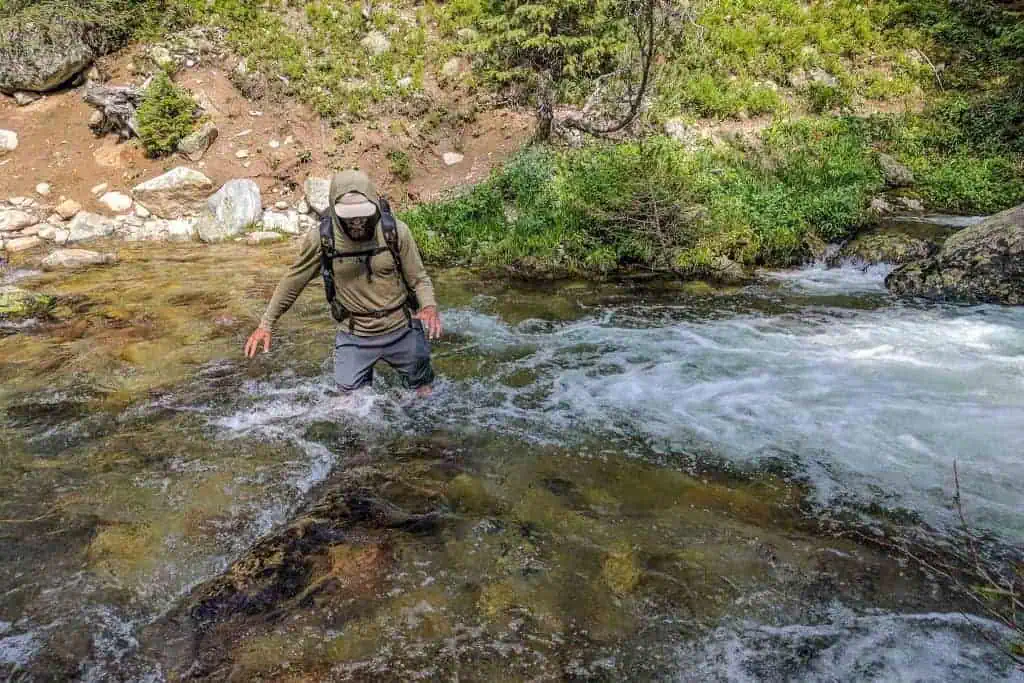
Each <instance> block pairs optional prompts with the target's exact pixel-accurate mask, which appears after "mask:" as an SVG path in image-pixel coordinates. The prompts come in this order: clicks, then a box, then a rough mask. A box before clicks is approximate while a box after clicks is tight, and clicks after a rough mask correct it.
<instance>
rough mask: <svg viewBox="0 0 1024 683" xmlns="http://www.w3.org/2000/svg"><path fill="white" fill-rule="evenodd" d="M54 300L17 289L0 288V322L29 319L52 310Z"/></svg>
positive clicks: (50, 297)
mask: <svg viewBox="0 0 1024 683" xmlns="http://www.w3.org/2000/svg"><path fill="white" fill-rule="evenodd" d="M55 303H56V299H54V298H53V297H52V296H46V295H44V294H36V293H35V292H30V291H28V290H25V289H21V288H19V287H9V286H0V320H4V319H6V320H12V319H17V318H31V317H32V316H35V315H40V314H42V313H45V312H46V311H48V310H50V309H51V308H53V306H54V304H55Z"/></svg>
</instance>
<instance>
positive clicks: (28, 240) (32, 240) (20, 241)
mask: <svg viewBox="0 0 1024 683" xmlns="http://www.w3.org/2000/svg"><path fill="white" fill-rule="evenodd" d="M42 243H43V241H42V240H41V239H39V238H38V237H36V236H35V235H32V236H31V237H15V238H14V239H13V240H7V241H6V242H4V249H5V250H6V251H7V253H9V254H13V253H14V252H16V251H28V250H29V249H35V248H36V247H38V246H39V245H40V244H42Z"/></svg>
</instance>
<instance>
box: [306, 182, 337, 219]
mask: <svg viewBox="0 0 1024 683" xmlns="http://www.w3.org/2000/svg"><path fill="white" fill-rule="evenodd" d="M303 189H305V191H306V203H307V204H309V207H310V208H311V209H313V211H315V212H316V213H317V215H320V216H323V215H324V214H325V213H327V205H328V204H329V203H330V201H331V200H330V195H331V181H330V180H328V179H327V178H314V177H309V178H307V179H306V182H305V184H304V185H303Z"/></svg>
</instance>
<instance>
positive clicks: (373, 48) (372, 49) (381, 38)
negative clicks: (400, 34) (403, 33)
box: [359, 31, 391, 57]
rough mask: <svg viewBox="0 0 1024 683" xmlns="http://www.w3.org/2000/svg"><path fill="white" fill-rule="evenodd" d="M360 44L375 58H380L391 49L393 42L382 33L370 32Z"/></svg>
mask: <svg viewBox="0 0 1024 683" xmlns="http://www.w3.org/2000/svg"><path fill="white" fill-rule="evenodd" d="M359 44H360V45H362V46H363V49H364V50H366V51H367V52H369V53H370V54H371V55H373V56H374V57H377V56H380V55H382V54H384V53H385V52H387V51H388V50H390V49H391V41H390V40H388V37H387V36H386V35H384V34H383V33H381V32H380V31H370V32H369V33H367V34H366V37H364V38H363V39H362V40H361V41H359Z"/></svg>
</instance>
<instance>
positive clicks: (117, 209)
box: [99, 192, 132, 213]
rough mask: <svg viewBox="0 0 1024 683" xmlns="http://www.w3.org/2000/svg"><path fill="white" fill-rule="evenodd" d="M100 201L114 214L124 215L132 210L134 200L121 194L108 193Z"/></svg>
mask: <svg viewBox="0 0 1024 683" xmlns="http://www.w3.org/2000/svg"><path fill="white" fill-rule="evenodd" d="M99 201H100V204H102V205H103V206H105V207H107V208H108V209H110V210H111V211H113V212H114V213H124V212H125V211H128V210H130V209H131V208H132V198H131V197H129V196H128V195H126V194H123V193H121V192H107V193H106V194H104V195H103V196H102V197H100V200H99Z"/></svg>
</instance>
